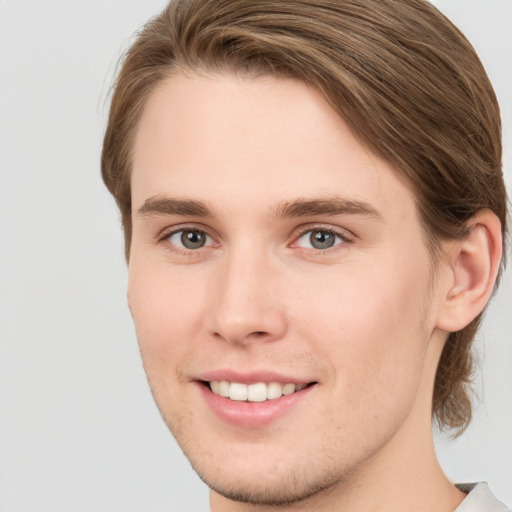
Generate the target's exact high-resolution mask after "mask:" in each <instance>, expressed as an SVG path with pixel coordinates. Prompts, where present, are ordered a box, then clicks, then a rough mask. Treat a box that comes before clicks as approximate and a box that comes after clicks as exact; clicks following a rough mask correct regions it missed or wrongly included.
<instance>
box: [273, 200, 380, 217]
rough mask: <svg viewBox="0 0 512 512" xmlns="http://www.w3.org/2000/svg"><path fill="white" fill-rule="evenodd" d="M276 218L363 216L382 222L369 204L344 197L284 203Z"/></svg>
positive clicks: (280, 205) (280, 206)
mask: <svg viewBox="0 0 512 512" xmlns="http://www.w3.org/2000/svg"><path fill="white" fill-rule="evenodd" d="M275 214H276V217H278V218H286V217H308V216H313V215H362V216H368V217H373V218H374V219H376V220H379V221H380V220H382V215H381V214H380V213H379V212H378V211H377V210H376V209H375V208H374V207H373V206H371V205H370V204H369V203H367V202H365V201H359V200H354V199H347V198H343V197H330V198H320V199H305V198H299V199H295V200H293V201H283V202H282V203H280V204H279V206H278V207H277V208H276V212H275Z"/></svg>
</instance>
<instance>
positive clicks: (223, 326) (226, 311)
mask: <svg viewBox="0 0 512 512" xmlns="http://www.w3.org/2000/svg"><path fill="white" fill-rule="evenodd" d="M276 292H277V289H276V269H275V266H273V265H272V262H271V258H270V257H269V255H268V254H266V253H265V251H263V250H259V251H257V250H255V249H254V248H253V247H250V246H246V247H238V248H232V250H230V251H228V252H227V254H226V255H225V257H224V258H223V261H222V263H221V265H220V268H219V272H218V274H217V276H216V287H215V289H214V294H213V301H212V302H213V303H212V305H211V311H210V313H211V314H210V325H209V329H210V331H211V333H213V334H214V335H215V336H217V337H220V338H222V339H224V340H226V341H229V342H231V343H242V344H243V343H247V342H250V341H251V340H256V339H258V340H260V341H271V340H276V339H279V338H280V337H282V336H283V334H284V331H285V330H286V319H285V310H284V305H283V304H280V303H279V298H278V297H279V294H278V293H276Z"/></svg>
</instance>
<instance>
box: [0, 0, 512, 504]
mask: <svg viewBox="0 0 512 512" xmlns="http://www.w3.org/2000/svg"><path fill="white" fill-rule="evenodd" d="M164 3H165V2H164V0H101V1H100V0H96V1H91V0H89V1H86V0H81V1H80V0H61V1H58V0H45V1H41V0H0V144H1V147H0V172H1V174H0V315H1V316H0V341H1V344H0V511H1V512H115V511H119V512H120V511H122V512H132V511H133V512H135V511H137V512H142V511H144V512H163V511H171V512H174V511H190V512H199V511H205V510H207V509H208V504H207V503H208V501H207V489H206V488H205V486H204V485H203V484H202V483H200V481H199V480H198V478H197V477H196V476H195V474H194V473H193V472H192V470H191V469H190V468H189V465H188V463H187V461H186V460H185V458H184V457H183V455H182V454H181V452H180V450H179V448H178V447H177V446H176V444H175V443H174V440H173V439H172V438H171V436H170V434H169V433H168V432H167V430H166V428H165V427H164V425H163V422H162V421H161V420H160V417H159V415H158V412H157V411H156V408H155V406H154V405H153V402H152V399H151V396H150V393H149V390H148V386H147V384H146V380H145V376H144V374H143V370H142V366H141V363H140V361H139V355H138V350H137V345H136V340H135V335H134V332H133V328H132V325H131V319H130V317H129V313H128V310H127V307H126V305H125V287H126V270H125V267H124V263H123V249H122V238H121V231H120V227H119V219H118V214H117V211H116V209H115V207H114V203H113V200H112V199H111V198H110V197H109V196H108V194H107V192H106V191H105V190H104V187H103V185H102V183H101V180H100V175H99V154H100V147H101V139H102V131H103V127H104V122H105V115H106V105H105V101H106V97H107V91H108V87H109V84H110V80H111V77H112V74H113V71H114V69H115V64H116V60H117V58H118V56H119V55H120V52H121V50H122V49H123V48H125V47H126V45H127V43H128V42H129V39H130V36H131V35H132V34H133V32H134V31H135V30H136V29H137V28H138V27H139V26H140V25H141V24H142V23H143V21H145V20H146V19H147V18H149V17H150V16H151V15H153V14H155V13H156V12H158V11H159V10H160V8H162V7H163V5H164ZM435 3H436V4H437V5H438V6H439V7H440V8H441V9H442V10H443V11H445V12H446V13H447V14H448V15H449V16H450V17H451V18H452V19H453V20H454V21H455V22H456V23H457V24H458V25H459V26H460V28H461V29H462V30H463V31H464V32H465V33H466V35H467V36H468V37H469V38H470V40H471V41H472V42H473V44H474V45H475V47H476V48H477V50H478V51H479V53H480V55H481V57H482V59H483V61H484V64H485V65H486V68H487V70H488V72H489V74H490V76H491V79H492V81H493V83H494V85H495V88H496V91H497V93H498V96H499V99H500V101H501V105H502V110H503V117H504V142H505V169H506V173H507V181H508V187H509V190H511V189H512V144H511V139H512V94H511V91H512V30H511V28H510V27H511V26H512V0H438V1H437V2H435ZM511 332H512V273H511V271H508V272H507V274H506V275H505V277H504V280H503V283H502V287H501V290H500V292H499V293H498V294H497V296H496V297H495V299H494V301H493V303H492V305H491V308H490V309H489V312H488V315H487V321H486V323H485V328H484V330H483V332H482V333H481V335H480V337H479V341H478V350H479V352H480V354H481V360H482V374H483V384H482V380H481V379H480V378H479V379H478V381H477V384H476V390H477V392H478V394H479V395H480V402H481V404H480V405H479V406H478V407H477V408H476V412H475V418H474V422H473V424H472V426H471V427H470V428H469V430H468V431H467V433H466V434H465V435H464V437H462V438H461V439H459V440H458V441H457V442H456V443H453V444H450V443H447V442H445V441H442V440H440V441H439V442H438V445H439V449H440V459H441V461H442V463H443V465H444V467H445V468H446V471H447V473H448V475H449V476H450V477H451V478H452V479H453V480H455V481H475V480H487V481H489V483H490V485H491V487H492V488H493V490H494V491H495V492H496V494H497V495H499V496H500V497H501V499H502V500H503V501H504V502H505V503H507V504H508V505H509V506H510V505H512V469H511V466H512V372H511V371H510V366H511V364H512V343H511V338H512V335H511Z"/></svg>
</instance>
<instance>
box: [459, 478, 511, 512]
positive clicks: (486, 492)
mask: <svg viewBox="0 0 512 512" xmlns="http://www.w3.org/2000/svg"><path fill="white" fill-rule="evenodd" d="M457 488H458V489H460V490H461V491H463V492H466V493H468V495H467V496H466V498H465V499H464V501H463V502H462V503H461V504H460V506H459V507H457V509H456V510H455V512H510V510H509V509H508V508H507V507H506V506H505V505H504V504H503V503H502V502H501V501H498V500H497V499H496V498H495V497H494V494H493V493H492V492H491V489H489V486H488V485H487V482H479V483H473V484H457Z"/></svg>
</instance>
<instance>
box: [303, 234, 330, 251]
mask: <svg viewBox="0 0 512 512" xmlns="http://www.w3.org/2000/svg"><path fill="white" fill-rule="evenodd" d="M309 240H310V242H311V246H312V247H314V248H315V249H329V248H330V247H333V246H334V244H335V243H336V236H335V235H334V234H333V233H329V232H327V231H312V232H311V235H309Z"/></svg>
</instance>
